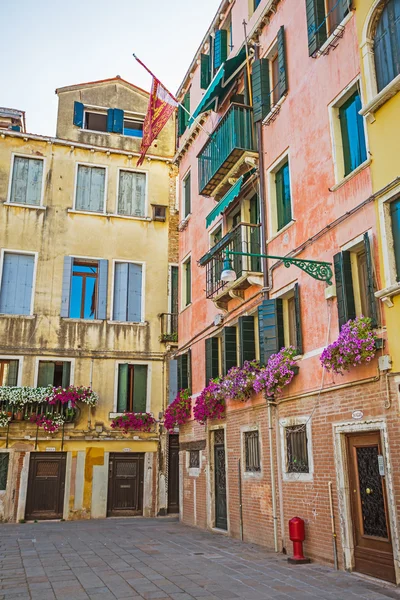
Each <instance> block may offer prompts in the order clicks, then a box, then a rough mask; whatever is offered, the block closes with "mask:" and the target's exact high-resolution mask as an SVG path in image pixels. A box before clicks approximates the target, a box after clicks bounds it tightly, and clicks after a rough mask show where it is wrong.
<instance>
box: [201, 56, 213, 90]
mask: <svg viewBox="0 0 400 600" xmlns="http://www.w3.org/2000/svg"><path fill="white" fill-rule="evenodd" d="M210 81H211V71H210V55H209V54H201V56H200V87H201V89H202V90H206V89H207V88H208V86H209V85H210Z"/></svg>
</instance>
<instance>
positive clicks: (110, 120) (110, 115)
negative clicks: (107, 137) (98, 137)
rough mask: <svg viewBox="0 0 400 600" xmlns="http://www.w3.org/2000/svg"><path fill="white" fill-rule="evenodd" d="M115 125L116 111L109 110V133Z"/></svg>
mask: <svg viewBox="0 0 400 600" xmlns="http://www.w3.org/2000/svg"><path fill="white" fill-rule="evenodd" d="M113 125H114V109H113V108H109V109H108V110H107V131H112V130H113Z"/></svg>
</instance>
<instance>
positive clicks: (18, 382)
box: [0, 77, 178, 520]
mask: <svg viewBox="0 0 400 600" xmlns="http://www.w3.org/2000/svg"><path fill="white" fill-rule="evenodd" d="M56 93H57V94H58V99H59V109H58V119H57V133H56V137H45V136H42V135H36V134H30V133H26V131H25V120H24V119H25V115H24V113H22V112H21V111H12V110H10V109H0V127H1V129H0V248H1V257H0V385H1V386H3V387H2V388H0V391H1V390H4V388H5V386H13V387H15V386H16V387H18V386H30V387H33V388H36V387H44V386H47V385H52V386H55V387H57V386H62V387H63V388H66V386H90V387H91V388H92V389H93V390H94V391H95V392H96V393H97V394H98V396H99V402H98V404H97V406H96V407H93V408H90V407H88V406H87V405H85V404H83V403H79V402H78V406H79V410H78V411H70V413H69V414H70V416H69V418H68V419H67V422H65V424H64V425H61V426H60V427H59V429H58V431H56V432H55V433H51V432H48V431H46V430H45V429H44V428H43V427H38V426H37V425H36V424H35V423H34V422H32V423H31V422H30V420H28V418H29V417H30V415H31V414H32V413H33V419H32V420H33V421H34V420H35V418H37V415H39V413H42V412H43V411H44V409H43V406H42V405H40V406H39V405H38V406H34V407H33V408H32V406H30V405H29V404H27V405H24V406H22V407H20V410H17V408H18V407H16V406H15V405H14V406H10V405H9V403H8V398H9V396H7V395H4V394H6V392H7V390H5V392H4V394H3V395H2V396H1V397H0V400H1V406H0V408H1V411H2V412H1V413H0V415H1V414H3V416H4V415H5V414H6V415H8V417H9V418H10V417H11V418H12V420H11V421H10V423H9V425H8V426H6V425H5V424H4V423H3V425H4V426H3V427H1V428H0V445H1V453H0V480H1V481H0V518H2V519H4V520H20V519H25V518H30V519H35V518H56V517H63V518H65V519H74V518H88V517H105V516H107V515H122V514H144V515H154V514H157V513H160V512H161V513H162V512H164V511H165V510H166V509H167V504H166V502H167V501H166V485H165V480H166V477H165V473H164V472H163V467H161V468H160V467H159V465H160V464H161V465H163V464H165V462H166V461H164V462H163V461H162V460H159V456H158V454H159V447H160V428H159V424H158V422H156V423H153V424H152V425H151V427H150V431H149V432H143V431H136V430H135V431H130V432H129V433H127V434H124V433H123V431H122V430H121V429H118V428H117V429H112V428H111V422H112V419H113V418H115V417H116V416H117V415H119V414H121V413H123V412H124V411H127V412H136V413H143V412H147V413H150V414H151V415H152V416H153V417H154V419H155V420H156V421H158V419H159V416H160V413H161V412H162V411H163V410H164V408H165V405H166V403H167V399H166V394H167V379H168V378H167V372H166V371H167V369H166V364H167V363H166V352H167V350H168V347H167V345H166V342H168V343H169V344H170V343H171V342H173V341H175V336H176V333H175V331H174V329H173V327H174V324H175V319H173V318H171V317H169V316H167V315H166V314H167V313H172V312H175V302H176V300H175V296H176V294H175V291H174V290H175V283H174V282H175V279H176V267H175V264H174V263H176V262H177V261H176V256H175V253H176V252H177V241H174V233H173V232H175V231H176V230H177V223H178V214H177V210H176V204H175V172H174V168H173V166H172V165H171V158H172V156H173V153H174V121H173V120H171V121H170V122H169V123H168V124H167V126H166V127H165V129H164V130H163V131H162V133H161V134H160V136H159V139H158V140H156V141H155V142H154V143H153V145H152V146H151V148H150V149H149V152H148V155H147V158H146V159H145V162H144V163H143V165H142V166H141V167H140V168H137V167H136V163H137V159H138V156H139V149H140V144H141V137H142V129H143V120H144V116H145V112H146V110H147V104H148V93H147V92H145V91H143V90H142V89H140V88H138V87H136V86H134V85H132V84H130V83H128V82H126V81H124V80H123V79H121V78H120V77H116V78H113V79H107V80H103V81H97V82H91V83H87V84H81V85H73V86H68V87H64V88H60V89H58V90H56ZM175 237H176V235H175ZM164 315H165V316H164ZM162 326H163V329H161V327H162ZM8 393H9V390H8ZM4 398H6V400H5V399H4ZM66 406H67V405H66ZM51 410H52V411H55V413H54V414H57V411H61V413H62V414H64V416H65V414H66V407H65V406H62V405H61V406H55V407H52V409H51ZM18 413H22V417H21V414H18ZM35 414H36V417H35ZM71 415H72V416H71ZM20 418H23V419H24V421H23V422H22V423H21V422H18V421H17V419H20ZM69 421H71V422H69ZM7 473H8V476H7Z"/></svg>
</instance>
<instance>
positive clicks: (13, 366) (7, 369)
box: [0, 358, 19, 386]
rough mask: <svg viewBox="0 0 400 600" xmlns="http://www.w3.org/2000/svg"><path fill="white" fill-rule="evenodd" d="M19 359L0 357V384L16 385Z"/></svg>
mask: <svg viewBox="0 0 400 600" xmlns="http://www.w3.org/2000/svg"><path fill="white" fill-rule="evenodd" d="M18 374H19V360H18V359H8V358H0V386H3V385H7V386H16V385H18Z"/></svg>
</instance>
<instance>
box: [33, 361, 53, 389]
mask: <svg viewBox="0 0 400 600" xmlns="http://www.w3.org/2000/svg"><path fill="white" fill-rule="evenodd" d="M54 371H55V364H54V363H53V362H47V361H39V369H38V381H37V387H47V386H48V385H54Z"/></svg>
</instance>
